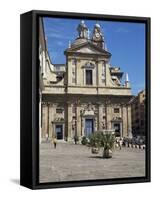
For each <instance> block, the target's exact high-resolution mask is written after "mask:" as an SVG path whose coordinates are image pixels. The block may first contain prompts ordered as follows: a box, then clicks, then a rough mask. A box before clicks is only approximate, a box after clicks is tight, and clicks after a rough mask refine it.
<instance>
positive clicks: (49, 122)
mask: <svg viewBox="0 0 154 200" xmlns="http://www.w3.org/2000/svg"><path fill="white" fill-rule="evenodd" d="M41 27H42V28H41ZM77 31H78V37H77V38H76V39H75V40H74V42H73V43H69V47H68V48H67V49H65V50H64V54H65V56H66V63H65V64H58V65H53V64H52V63H51V60H50V57H49V54H48V50H47V45H42V41H44V43H45V44H46V41H45V34H44V30H43V21H41V20H40V33H41V34H40V40H39V41H40V45H39V55H40V72H41V78H40V83H41V85H43V87H41V88H42V89H41V97H40V99H41V100H40V102H41V103H40V118H41V120H40V134H41V139H42V140H43V139H45V138H46V137H49V138H50V139H52V138H53V137H55V136H56V137H57V139H58V140H65V141H72V140H73V138H74V136H78V138H79V139H81V138H82V137H83V136H86V137H88V136H89V135H90V134H92V133H93V132H94V131H97V130H104V129H105V130H106V129H107V130H111V129H112V130H113V129H114V130H115V134H116V136H119V137H120V136H121V137H127V136H129V133H130V132H131V105H130V103H129V102H130V99H131V98H132V94H131V87H130V82H129V79H128V74H127V73H126V76H125V82H124V84H122V81H121V79H122V77H123V74H124V73H123V72H122V71H121V70H120V68H119V67H112V66H111V65H110V62H109V61H110V58H111V53H110V52H108V51H107V49H106V45H105V40H104V35H103V33H102V30H101V27H100V25H99V24H98V23H96V24H94V27H93V32H92V37H91V38H90V36H89V30H88V27H87V26H86V24H85V22H84V21H81V23H80V24H79V25H78V27H77Z"/></svg>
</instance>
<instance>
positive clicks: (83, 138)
mask: <svg viewBox="0 0 154 200" xmlns="http://www.w3.org/2000/svg"><path fill="white" fill-rule="evenodd" d="M81 144H82V145H87V144H88V138H87V137H86V136H83V137H82V140H81Z"/></svg>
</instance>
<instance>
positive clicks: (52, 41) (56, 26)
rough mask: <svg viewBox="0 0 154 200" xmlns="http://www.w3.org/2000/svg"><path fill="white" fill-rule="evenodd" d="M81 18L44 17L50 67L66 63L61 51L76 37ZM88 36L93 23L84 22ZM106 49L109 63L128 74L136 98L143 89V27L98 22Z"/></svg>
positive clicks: (142, 25)
mask: <svg viewBox="0 0 154 200" xmlns="http://www.w3.org/2000/svg"><path fill="white" fill-rule="evenodd" d="M81 20H82V18H81V19H65V18H51V17H50V18H48V17H44V18H43V22H44V30H45V37H46V39H47V48H48V51H49V55H50V58H51V61H52V63H53V64H65V63H66V58H65V55H64V50H65V49H66V48H68V45H69V41H71V43H72V42H73V41H74V40H75V39H76V38H77V36H78V32H77V30H76V29H77V26H78V24H79V23H80V21H81ZM84 21H85V24H86V25H87V27H88V29H89V31H90V36H91V35H92V31H93V27H94V25H95V23H96V20H84ZM98 22H99V24H100V25H101V29H102V32H103V34H104V38H105V43H106V46H107V50H108V51H109V52H110V53H111V54H112V56H111V59H110V64H111V65H112V66H117V67H120V68H121V71H123V72H127V73H128V75H129V80H130V83H131V87H132V94H133V95H136V94H137V93H138V92H139V91H141V90H143V89H144V88H145V24H144V23H132V22H131V23H126V22H112V21H104V20H99V21H98Z"/></svg>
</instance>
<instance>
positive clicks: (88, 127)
mask: <svg viewBox="0 0 154 200" xmlns="http://www.w3.org/2000/svg"><path fill="white" fill-rule="evenodd" d="M93 131H94V125H93V119H85V136H86V137H88V136H90V135H91V134H92V133H93Z"/></svg>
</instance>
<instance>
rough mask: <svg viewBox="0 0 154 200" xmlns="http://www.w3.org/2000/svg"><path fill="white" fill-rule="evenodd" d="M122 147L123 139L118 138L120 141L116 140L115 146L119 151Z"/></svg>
mask: <svg viewBox="0 0 154 200" xmlns="http://www.w3.org/2000/svg"><path fill="white" fill-rule="evenodd" d="M122 145H123V138H122V137H120V139H116V146H117V147H119V149H120V150H121V149H122Z"/></svg>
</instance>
